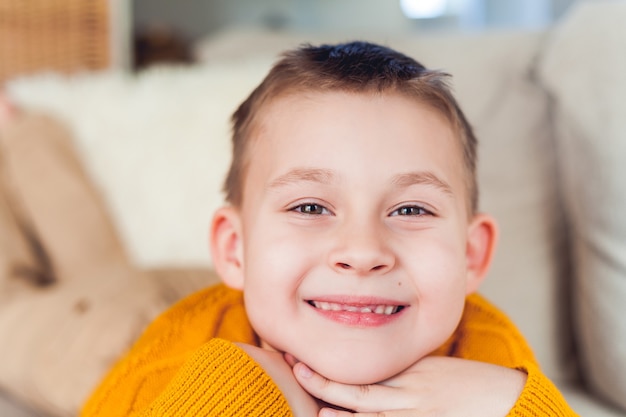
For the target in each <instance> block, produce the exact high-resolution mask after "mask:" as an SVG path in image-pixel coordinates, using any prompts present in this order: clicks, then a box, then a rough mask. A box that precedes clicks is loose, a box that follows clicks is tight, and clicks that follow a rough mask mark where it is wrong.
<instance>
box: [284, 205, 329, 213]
mask: <svg viewBox="0 0 626 417" xmlns="http://www.w3.org/2000/svg"><path fill="white" fill-rule="evenodd" d="M291 210H292V211H295V212H298V213H302V214H310V215H322V214H329V213H330V212H329V211H328V209H327V208H326V207H324V206H322V205H320V204H315V203H305V204H299V205H297V206H295V207H293V208H292V209H291Z"/></svg>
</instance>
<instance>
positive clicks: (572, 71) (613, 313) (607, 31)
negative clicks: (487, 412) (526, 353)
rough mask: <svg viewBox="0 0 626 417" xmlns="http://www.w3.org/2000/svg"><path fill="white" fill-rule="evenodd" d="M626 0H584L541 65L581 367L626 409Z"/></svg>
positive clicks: (552, 42) (592, 384) (606, 395)
mask: <svg viewBox="0 0 626 417" xmlns="http://www.w3.org/2000/svg"><path fill="white" fill-rule="evenodd" d="M625 19H626V3H624V2H584V3H581V5H580V6H579V7H578V8H576V9H574V13H572V14H571V15H570V16H569V17H568V19H566V20H565V21H564V22H563V24H562V25H561V26H560V27H559V28H558V29H557V30H556V31H555V33H554V35H553V37H552V39H550V43H549V44H548V46H547V48H546V50H545V51H544V55H543V60H542V62H541V63H540V67H539V68H540V75H541V78H542V81H543V83H544V84H545V86H546V88H547V89H548V90H549V91H550V93H551V95H552V96H553V98H554V100H555V104H556V121H557V126H556V127H557V145H558V152H559V158H560V161H561V166H560V168H561V172H560V174H561V175H559V179H560V181H561V187H562V190H563V192H564V193H565V200H566V203H567V208H568V215H569V221H570V235H569V237H570V239H571V242H572V246H573V250H574V251H573V253H574V255H573V266H574V271H575V284H574V285H575V288H574V294H573V300H572V307H573V313H574V322H575V323H574V324H575V329H576V336H577V341H578V350H579V353H580V355H581V362H582V364H583V369H582V374H583V377H584V379H585V381H586V382H587V384H588V385H590V387H591V388H592V389H593V390H594V391H595V392H596V393H597V394H599V395H600V396H601V397H603V398H605V399H607V400H609V401H610V402H612V403H613V404H615V405H618V406H620V407H621V408H622V409H624V410H626V356H625V353H626V321H625V320H624V316H625V314H626V308H625V306H626V216H624V213H625V212H626V181H625V179H626V165H625V164H624V161H625V160H626V140H625V138H626V119H624V114H626V104H625V102H624V97H626V78H624V74H626V55H625V54H624V53H623V51H625V50H626V36H624V20H625Z"/></svg>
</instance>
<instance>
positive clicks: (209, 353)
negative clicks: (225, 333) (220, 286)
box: [139, 339, 292, 417]
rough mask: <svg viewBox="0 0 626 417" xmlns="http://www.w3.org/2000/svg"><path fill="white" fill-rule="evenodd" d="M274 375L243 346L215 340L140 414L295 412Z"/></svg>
mask: <svg viewBox="0 0 626 417" xmlns="http://www.w3.org/2000/svg"><path fill="white" fill-rule="evenodd" d="M291 415H292V414H291V411H290V408H289V405H288V404H287V401H286V399H285V397H284V396H283V395H282V393H281V392H280V390H279V389H278V387H277V386H276V384H275V383H274V382H273V381H272V379H271V378H270V377H269V375H268V374H267V373H266V372H265V371H264V370H263V369H262V368H261V367H260V366H259V365H258V364H257V363H256V362H254V361H253V360H252V359H251V358H250V357H249V356H248V355H247V354H246V353H245V352H244V351H243V350H242V349H240V348H239V347H237V346H236V345H235V344H233V343H231V342H227V341H225V340H222V339H212V340H211V341H209V342H208V343H206V344H205V345H204V346H202V348H200V349H199V350H197V351H196V352H195V353H194V354H193V356H192V357H191V358H190V359H189V360H188V361H187V362H186V363H185V365H183V366H182V367H181V368H180V370H179V371H178V373H177V374H176V376H175V377H174V379H173V380H172V381H171V382H170V384H169V385H168V386H167V388H166V389H165V390H164V391H163V392H162V393H161V395H159V396H158V397H157V398H156V400H155V401H154V402H153V403H152V404H151V405H150V406H149V407H148V408H147V409H145V410H143V411H142V412H141V413H140V414H139V416H141V417H156V416H167V417H177V416H180V417H183V416H216V417H217V416H222V417H231V416H232V417H235V416H279V417H281V416H285V417H287V416H291Z"/></svg>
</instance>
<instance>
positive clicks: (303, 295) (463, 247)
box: [214, 92, 481, 384]
mask: <svg viewBox="0 0 626 417" xmlns="http://www.w3.org/2000/svg"><path fill="white" fill-rule="evenodd" d="M255 132H256V133H255V137H254V139H253V140H252V142H251V145H250V146H251V147H252V148H251V149H250V153H249V155H250V164H249V167H248V171H247V174H246V181H245V185H244V193H243V196H244V198H243V203H242V206H241V207H240V209H239V210H238V211H237V210H234V209H230V210H231V214H230V216H231V220H230V224H232V225H233V227H232V230H233V233H232V236H233V237H232V238H229V239H224V241H226V240H227V241H228V244H226V245H224V247H227V248H228V249H227V250H228V251H230V252H229V253H230V255H229V256H230V258H231V260H232V259H235V261H233V262H235V266H234V267H233V268H231V269H230V272H228V273H226V274H225V275H226V276H225V277H224V280H225V281H226V282H227V283H228V284H229V285H231V286H233V287H236V288H241V289H243V290H244V297H245V305H246V310H247V312H248V315H249V319H250V321H251V323H252V325H253V327H254V329H255V331H256V332H257V333H258V334H259V336H260V337H261V339H262V340H263V342H264V343H265V344H266V345H269V346H271V347H273V348H275V349H277V350H279V351H285V352H289V353H291V354H293V355H294V356H295V357H297V358H298V359H300V360H301V361H303V362H305V363H306V364H307V365H309V366H310V367H311V368H313V369H314V370H316V371H318V372H320V373H321V374H323V375H325V376H327V377H328V378H331V379H333V380H336V381H339V382H344V383H357V384H364V383H373V382H378V381H381V380H383V379H386V378H388V377H390V376H392V375H395V374H397V373H398V372H400V371H402V370H404V369H405V368H407V367H408V366H410V365H411V364H413V363H414V362H416V361H417V360H419V359H421V358H422V357H424V356H425V355H427V354H429V353H430V352H432V351H433V350H434V349H436V348H437V347H439V346H440V345H441V344H443V343H444V342H445V341H446V340H447V339H448V337H449V336H450V335H451V334H452V332H453V331H454V329H455V328H456V326H457V324H458V322H459V319H460V317H461V314H462V311H463V307H464V299H465V296H466V294H467V293H468V292H471V291H473V290H475V288H476V286H477V285H478V282H479V281H480V278H481V277H479V276H478V275H480V274H477V273H474V272H475V271H474V272H473V271H471V267H468V264H471V263H472V262H471V261H468V252H469V251H471V250H469V249H468V241H469V240H471V238H469V237H468V236H469V235H471V233H473V232H472V228H476V227H477V226H475V225H473V224H472V223H473V222H472V219H469V218H468V214H467V213H468V208H467V204H466V202H467V201H468V198H467V194H466V193H467V190H466V187H465V184H466V182H465V181H464V175H465V171H464V164H463V159H462V155H461V149H460V145H459V143H458V139H457V138H456V137H455V136H454V134H453V131H452V130H451V128H450V126H449V124H448V123H447V121H446V119H445V118H444V117H443V116H441V115H440V114H438V113H437V112H436V111H434V110H432V109H431V108H429V107H428V106H426V105H423V104H420V103H418V102H416V101H415V100H410V99H408V98H405V97H403V96H400V95H396V94H384V95H378V96H374V95H359V94H347V93H340V92H337V93H311V94H306V95H295V96H290V97H285V98H280V99H277V100H275V101H274V102H272V103H271V104H269V105H268V106H267V108H265V109H264V112H263V114H262V117H261V121H260V122H259V125H258V126H257V129H256V130H255ZM214 253H215V252H214ZM233 270H235V272H232V271H233Z"/></svg>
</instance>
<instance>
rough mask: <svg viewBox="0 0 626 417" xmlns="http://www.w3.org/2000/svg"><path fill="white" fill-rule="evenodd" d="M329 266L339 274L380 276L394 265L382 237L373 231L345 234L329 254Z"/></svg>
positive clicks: (393, 259) (393, 260)
mask: <svg viewBox="0 0 626 417" xmlns="http://www.w3.org/2000/svg"><path fill="white" fill-rule="evenodd" d="M329 261H330V264H331V267H332V268H333V269H335V270H336V271H337V272H340V273H353V274H359V275H371V274H377V275H382V274H384V273H386V272H388V271H389V270H391V269H392V268H393V267H394V265H395V256H394V254H393V252H392V251H391V250H390V249H389V248H388V246H387V245H386V243H385V241H384V237H383V236H381V235H380V234H377V233H375V232H374V231H371V230H370V231H366V230H360V231H359V232H356V231H352V232H346V233H345V234H344V236H343V238H342V239H340V241H339V242H338V244H337V245H336V246H335V247H334V248H333V250H332V251H331V254H330V259H329Z"/></svg>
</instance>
